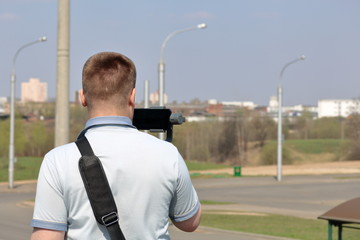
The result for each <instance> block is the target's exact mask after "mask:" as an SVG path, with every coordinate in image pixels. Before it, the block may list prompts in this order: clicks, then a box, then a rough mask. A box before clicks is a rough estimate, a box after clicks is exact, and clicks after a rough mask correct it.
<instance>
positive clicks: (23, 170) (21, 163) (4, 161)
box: [0, 157, 42, 182]
mask: <svg viewBox="0 0 360 240" xmlns="http://www.w3.org/2000/svg"><path fill="white" fill-rule="evenodd" d="M41 162H42V158H39V157H21V158H18V159H17V162H16V163H15V169H14V180H30V179H37V177H38V174H39V169H40V165H41ZM8 169H9V159H8V158H0V182H6V181H8V176H9V175H8Z"/></svg>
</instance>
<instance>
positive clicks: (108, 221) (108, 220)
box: [101, 212, 119, 227]
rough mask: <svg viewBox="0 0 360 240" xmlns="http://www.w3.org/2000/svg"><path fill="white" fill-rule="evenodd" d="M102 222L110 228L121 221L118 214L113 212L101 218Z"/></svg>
mask: <svg viewBox="0 0 360 240" xmlns="http://www.w3.org/2000/svg"><path fill="white" fill-rule="evenodd" d="M101 221H102V222H103V224H104V225H105V226H106V227H108V226H110V225H113V224H114V223H116V222H118V221H119V217H118V214H117V213H116V212H111V213H109V214H106V215H104V216H103V217H101Z"/></svg>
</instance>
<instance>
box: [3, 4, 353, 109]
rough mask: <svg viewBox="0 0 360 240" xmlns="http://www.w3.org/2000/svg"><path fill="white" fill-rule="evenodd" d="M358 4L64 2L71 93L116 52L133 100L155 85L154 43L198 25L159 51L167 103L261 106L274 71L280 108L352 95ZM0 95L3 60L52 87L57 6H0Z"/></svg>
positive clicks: (272, 91) (22, 76)
mask: <svg viewBox="0 0 360 240" xmlns="http://www.w3.org/2000/svg"><path fill="white" fill-rule="evenodd" d="M359 13H360V1H358V0H341V1H340V0H223V1H219V0H217V1H216V0H182V1H170V0H167V1H165V0H153V1H145V0H133V1H121V0H108V1H94V0H71V46H70V61H71V62H70V71H71V73H70V96H71V98H72V99H73V98H74V92H75V91H76V90H78V89H80V88H81V70H82V66H83V63H84V62H85V61H86V59H87V58H88V57H89V56H91V55H92V54H94V53H96V52H100V51H117V52H121V53H124V54H125V55H127V56H128V57H130V58H131V59H133V61H134V62H135V64H136V66H137V72H138V79H137V90H138V92H137V93H138V95H137V99H138V101H140V100H142V99H143V86H144V81H145V80H149V81H150V90H151V91H156V89H157V88H158V80H157V79H158V73H157V65H158V63H159V58H160V47H161V44H162V42H163V40H164V39H165V37H166V36H167V35H168V34H170V33H171V32H173V31H175V30H179V29H183V28H187V27H192V26H195V25H197V24H199V23H203V22H205V23H207V25H208V28H206V29H204V30H196V31H191V32H184V33H181V34H178V35H176V36H175V37H174V38H172V39H171V40H170V41H169V42H168V45H167V47H166V49H165V53H164V60H165V64H166V72H165V90H166V92H167V94H168V95H169V98H170V101H172V100H177V101H179V102H181V101H189V100H191V99H194V98H199V99H201V100H207V99H217V100H219V101H253V102H255V103H256V104H259V105H267V104H268V101H269V98H270V96H272V95H276V91H277V86H278V82H279V74H280V71H281V69H282V67H283V66H284V65H285V64H286V63H288V62H289V61H292V60H293V59H295V58H297V57H298V56H300V55H302V54H304V55H306V60H305V61H300V62H298V63H296V64H294V65H291V66H289V67H288V68H287V69H286V71H285V73H284V75H283V79H282V80H283V91H284V100H283V101H284V105H294V104H308V105H316V104H317V101H318V100H319V99H328V98H330V99H333V98H338V99H351V98H357V97H359V96H360V14H359ZM0 29H1V35H0V39H1V41H0V42H1V44H0V79H1V85H0V96H9V92H10V86H9V85H10V73H11V67H12V59H13V56H14V54H15V52H16V50H17V49H18V48H19V47H20V46H22V45H23V44H25V43H28V42H31V41H33V40H36V39H37V38H39V37H40V36H43V35H46V36H47V37H48V41H47V42H45V43H41V44H36V45H33V46H31V47H29V48H26V49H24V50H23V51H22V52H21V53H20V55H19V57H18V59H17V61H16V73H17V90H16V91H17V96H19V94H20V82H22V81H28V79H29V78H30V77H38V78H40V79H41V80H42V81H46V82H48V88H49V95H50V96H51V97H54V96H55V92H56V91H55V87H56V41H57V36H56V35H57V1H56V0H0Z"/></svg>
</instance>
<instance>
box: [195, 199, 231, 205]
mask: <svg viewBox="0 0 360 240" xmlns="http://www.w3.org/2000/svg"><path fill="white" fill-rule="evenodd" d="M200 203H201V204H203V205H227V204H233V203H232V202H218V201H210V200H200Z"/></svg>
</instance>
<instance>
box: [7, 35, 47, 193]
mask: <svg viewBox="0 0 360 240" xmlns="http://www.w3.org/2000/svg"><path fill="white" fill-rule="evenodd" d="M46 40H47V38H46V37H45V36H44V37H41V38H39V39H37V40H36V41H32V42H29V43H27V44H25V45H23V46H21V47H20V48H19V49H18V50H17V51H16V53H15V55H14V58H13V63H12V71H11V81H10V85H11V87H10V88H11V89H10V91H11V92H10V140H9V188H14V161H15V149H14V148H15V147H14V127H15V79H16V75H15V63H16V58H17V56H18V55H19V53H20V52H21V50H23V49H24V48H26V47H29V46H31V45H33V44H36V43H39V42H45V41H46Z"/></svg>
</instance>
